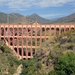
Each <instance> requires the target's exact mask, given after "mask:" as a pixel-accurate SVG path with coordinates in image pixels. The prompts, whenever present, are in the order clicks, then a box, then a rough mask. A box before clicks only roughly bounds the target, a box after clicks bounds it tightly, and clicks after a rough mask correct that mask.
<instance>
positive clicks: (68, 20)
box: [54, 13, 75, 23]
mask: <svg viewBox="0 0 75 75" xmlns="http://www.w3.org/2000/svg"><path fill="white" fill-rule="evenodd" d="M54 23H75V13H73V14H71V15H69V16H66V17H62V18H59V19H58V20H56V21H54Z"/></svg>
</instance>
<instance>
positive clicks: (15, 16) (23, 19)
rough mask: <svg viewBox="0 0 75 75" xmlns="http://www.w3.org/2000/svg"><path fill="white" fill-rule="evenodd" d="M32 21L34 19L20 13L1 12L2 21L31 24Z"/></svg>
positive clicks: (0, 20) (0, 21)
mask: <svg viewBox="0 0 75 75" xmlns="http://www.w3.org/2000/svg"><path fill="white" fill-rule="evenodd" d="M30 21H33V20H32V19H30V18H29V17H28V16H23V15H21V14H19V13H11V14H5V13H3V12H0V23H13V24H29V23H30Z"/></svg>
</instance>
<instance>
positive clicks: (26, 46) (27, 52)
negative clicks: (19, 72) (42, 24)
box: [26, 25, 28, 59]
mask: <svg viewBox="0 0 75 75" xmlns="http://www.w3.org/2000/svg"><path fill="white" fill-rule="evenodd" d="M27 58H28V25H26V59H27Z"/></svg>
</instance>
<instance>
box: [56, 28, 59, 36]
mask: <svg viewBox="0 0 75 75" xmlns="http://www.w3.org/2000/svg"><path fill="white" fill-rule="evenodd" d="M57 35H59V28H56V36H57Z"/></svg>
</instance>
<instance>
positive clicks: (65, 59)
mask: <svg viewBox="0 0 75 75" xmlns="http://www.w3.org/2000/svg"><path fill="white" fill-rule="evenodd" d="M54 71H55V72H56V74H57V75H74V74H75V54H74V53H72V52H71V53H67V54H65V55H62V56H60V57H59V58H58V61H57V64H56V65H55V67H54ZM49 75H53V72H51V73H49ZM54 75H55V74H54Z"/></svg>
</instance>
